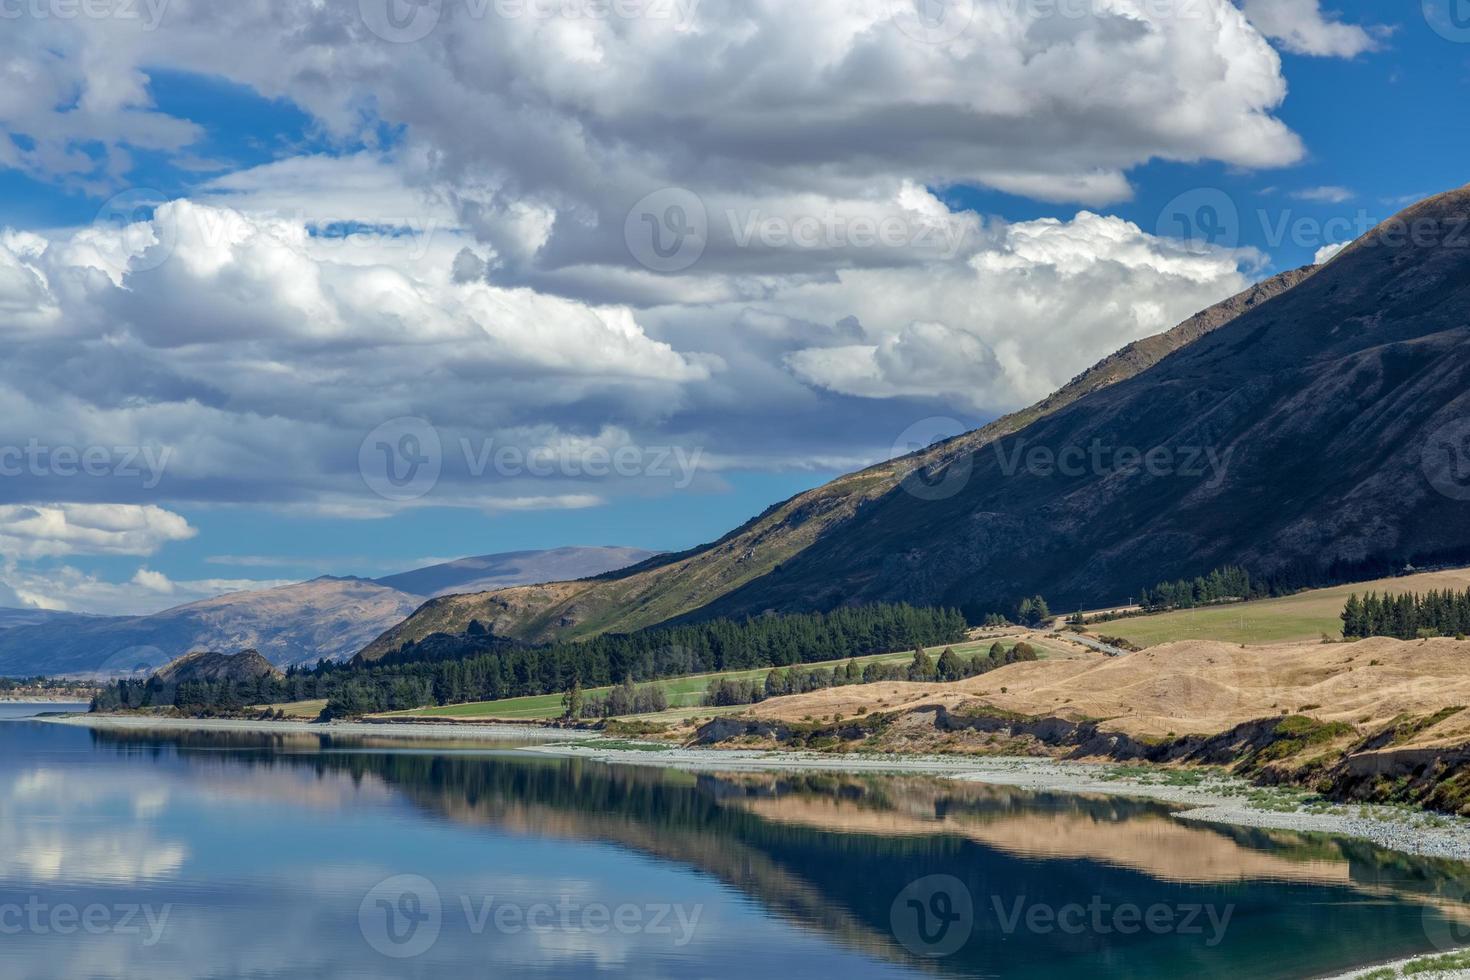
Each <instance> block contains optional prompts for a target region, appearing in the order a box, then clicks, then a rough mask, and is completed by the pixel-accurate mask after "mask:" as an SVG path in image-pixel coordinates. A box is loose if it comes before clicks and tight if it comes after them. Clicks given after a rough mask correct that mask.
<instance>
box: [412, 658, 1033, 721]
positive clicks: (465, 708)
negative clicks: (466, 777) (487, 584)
mask: <svg viewBox="0 0 1470 980" xmlns="http://www.w3.org/2000/svg"><path fill="white" fill-rule="evenodd" d="M994 642H995V641H994V640H981V641H978V642H972V643H956V644H954V651H955V653H956V654H958V655H959V656H962V657H968V656H971V655H972V654H975V653H979V652H981V651H984V650H989V649H990V646H991V644H992V643H994ZM1004 645H1005V646H1006V647H1007V648H1009V647H1011V646H1013V645H1014V641H1012V640H1007V641H1004ZM943 649H944V648H943V647H931V648H930V651H929V652H930V655H931V656H933V657H935V658H937V657H938V656H939V654H940V653H941V652H943ZM1045 652H1047V651H1043V653H1045ZM913 656H914V654H913V651H911V650H909V651H904V652H902V653H880V654H874V655H873V656H868V657H858V658H857V662H858V663H859V664H861V665H862V666H864V667H866V666H867V665H868V664H870V663H893V662H898V663H906V662H908V661H909V660H912V659H913ZM846 664H847V661H846V660H829V661H827V662H825V663H815V664H802V665H800V667H799V669H802V670H814V669H816V668H818V667H823V668H831V667H842V666H846ZM768 673H770V668H769V667H762V668H760V669H758V670H738V671H726V672H723V673H714V674H694V675H690V676H688V677H675V678H671V679H669V680H665V681H656V682H653V683H657V684H658V685H659V686H660V687H662V688H663V689H664V693H665V694H666V695H667V696H668V699H669V709H670V711H676V710H680V709H682V710H683V711H686V712H687V713H689V714H696V713H697V714H700V715H707V714H710V713H712V712H714V711H715V710H716V709H713V708H702V707H700V704H699V702H700V701H701V700H702V699H703V698H704V692H705V690H706V689H708V687H709V683H710V681H712V680H716V679H719V678H729V679H731V680H762V681H763V680H765V677H766V674H768ZM607 690H609V689H608V688H605V687H603V688H596V689H592V690H589V691H588V692H587V693H589V694H601V693H605V692H606V691H607ZM561 698H562V696H561V695H560V694H542V695H537V696H535V697H528V698H508V699H506V700H503V701H481V702H477V703H475V704H451V705H446V706H444V707H442V708H441V707H434V708H419V709H416V710H414V711H399V712H394V713H393V714H391V715H389V716H388V717H393V718H455V719H479V720H484V719H487V718H497V719H502V720H505V721H550V720H552V719H555V718H560V717H561V715H562V710H563V709H562V703H561ZM695 708H698V709H699V710H698V711H697V712H695V711H689V710H688V709H695ZM737 710H738V709H737ZM666 714H667V713H663V714H661V715H660V717H661V718H662V717H664V716H665V715H666Z"/></svg>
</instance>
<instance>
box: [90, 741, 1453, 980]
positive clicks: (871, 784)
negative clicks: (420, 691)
mask: <svg viewBox="0 0 1470 980" xmlns="http://www.w3.org/2000/svg"><path fill="white" fill-rule="evenodd" d="M95 738H96V739H97V741H98V742H99V744H105V745H110V746H112V747H113V748H115V749H117V750H119V751H123V752H126V753H129V754H132V753H138V752H142V753H147V754H149V755H152V756H155V757H162V756H166V755H170V754H175V755H177V756H178V759H179V760H180V761H183V762H186V763H187V764H191V765H219V766H237V765H242V764H244V765H250V766H258V767H283V768H284V767H289V768H290V769H292V770H300V769H302V768H306V769H308V770H311V771H314V772H316V773H318V774H319V775H320V776H322V777H323V778H325V777H327V776H329V775H330V776H337V777H342V776H346V777H350V778H351V779H352V780H354V781H361V780H375V781H380V782H381V783H383V784H384V785H386V786H389V787H392V788H393V789H395V790H397V791H399V792H401V793H402V794H404V796H405V797H406V798H408V799H410V800H412V801H413V802H415V803H416V804H418V805H419V806H421V807H423V808H425V809H426V810H428V811H430V812H433V813H435V814H437V815H440V816H441V817H444V818H446V819H451V820H454V821H456V822H460V823H464V824H470V825H482V826H489V827H494V828H496V829H497V830H500V831H502V832H506V833H517V834H534V835H541V836H546V835H550V836H561V837H566V838H569V839H577V840H598V841H603V842H608V843H612V844H615V845H617V846H621V847H626V848H630V849H633V850H636V851H638V852H640V853H643V854H647V855H652V856H655V857H658V858H660V859H663V860H669V861H674V862H677V863H679V864H681V865H687V866H690V867H692V868H694V869H696V870H698V871H700V872H703V873H706V874H709V875H712V876H714V877H716V878H718V879H719V880H721V881H723V882H725V883H726V884H728V885H730V886H732V887H734V888H736V889H738V890H739V891H740V892H742V893H744V894H746V895H748V896H750V897H751V898H753V899H755V900H757V901H758V902H760V903H761V904H762V905H763V906H765V907H766V908H768V909H770V910H771V911H772V912H773V913H775V914H778V915H780V916H782V917H784V918H786V919H788V920H790V921H792V922H794V923H797V924H799V925H801V926H803V927H807V928H815V929H817V930H819V931H820V932H822V933H824V934H826V935H828V936H831V937H833V938H836V939H838V940H840V941H841V942H843V943H846V944H848V945H850V946H852V947H854V948H857V949H860V950H863V951H865V952H867V953H869V954H872V955H879V956H882V957H884V958H894V959H901V960H903V961H905V962H916V961H913V960H912V959H911V958H909V957H908V954H907V953H905V952H904V951H903V950H902V949H901V947H899V946H898V945H897V944H896V942H895V941H894V939H893V936H892V932H891V924H890V922H889V915H890V906H891V903H892V902H893V899H894V897H895V896H896V895H897V894H898V893H899V892H900V891H901V890H903V889H904V888H905V887H906V886H907V885H908V884H909V883H911V882H913V881H915V880H917V879H919V878H922V877H924V876H926V875H936V874H946V875H953V876H955V877H957V878H959V879H960V880H962V881H963V882H965V884H966V886H967V887H968V888H969V889H970V891H971V894H972V895H973V896H974V899H975V906H976V922H975V933H974V936H973V938H972V939H971V941H970V942H969V944H968V945H967V946H966V947H965V948H964V949H963V950H962V951H961V952H960V953H959V954H957V955H955V956H953V957H950V958H947V959H945V960H943V961H941V962H939V963H938V964H930V963H928V961H925V964H926V965H928V966H932V967H935V968H937V969H939V970H941V971H943V972H945V973H955V974H958V975H975V974H984V975H1001V976H1036V977H1041V976H1055V975H1059V971H1060V972H1061V973H1067V974H1070V973H1074V972H1075V973H1085V974H1087V975H1091V976H1097V977H1111V976H1119V977H1122V976H1128V977H1141V976H1142V977H1146V976H1169V977H1175V976H1181V975H1190V974H1193V975H1198V976H1201V977H1215V976H1229V977H1231V978H1240V977H1251V976H1262V977H1266V976H1280V975H1289V974H1295V973H1312V972H1329V971H1331V970H1334V969H1339V968H1345V967H1347V966H1349V965H1353V964H1356V963H1361V962H1367V961H1371V960H1375V959H1382V958H1385V957H1389V956H1396V955H1409V954H1412V953H1415V952H1419V951H1422V950H1423V949H1424V948H1425V947H1426V945H1427V939H1426V935H1425V928H1424V912H1423V908H1422V905H1421V904H1420V902H1419V901H1417V899H1421V898H1422V899H1431V900H1432V896H1436V895H1443V896H1451V897H1453V898H1454V899H1458V898H1460V897H1461V896H1463V895H1464V894H1465V893H1466V891H1467V890H1470V869H1467V868H1466V866H1465V865H1461V864H1458V863H1456V862H1449V861H1440V860H1435V859H1425V858H1414V857H1410V856H1407V855H1398V854H1394V853H1391V852H1387V851H1383V850H1381V849H1378V848H1375V847H1372V846H1371V845H1369V844H1366V843H1360V842H1353V841H1345V840H1339V839H1334V838H1328V837H1321V836H1313V835H1302V834H1294V833H1285V832H1280V831H1262V830H1253V829H1249V828H1237V827H1227V826H1223V825H1219V826H1216V825H1190V826H1189V827H1188V830H1187V833H1180V831H1179V826H1180V825H1179V824H1177V823H1176V822H1174V821H1172V820H1171V819H1169V818H1168V814H1169V812H1170V809H1171V808H1170V807H1168V806H1165V805H1162V804H1159V803H1154V802H1149V801H1139V800H1130V799H1127V798H1122V797H1108V796H1077V795H1071V794H1058V793H1037V792H1030V791H1025V790H1021V789H1017V788H1012V787H997V786H986V785H983V784H967V783H960V782H954V781H951V780H944V779H939V778H934V777H923V776H874V775H861V776H858V775H845V774H839V773H812V774H739V775H716V774H700V775H691V774H687V773H682V772H677V771H669V770H664V769H658V768H653V767H636V766H609V765H603V764H599V763H591V762H587V761H584V760H577V759H558V758H552V757H543V758H537V757H534V756H527V755H524V754H522V755H516V756H514V757H512V756H507V755H500V756H496V755H485V754H460V755H454V754H447V755H446V754H443V750H444V746H442V745H437V744H436V745H434V746H431V747H423V749H422V750H421V751H411V750H406V749H407V747H406V746H405V745H404V744H403V743H402V742H390V743H386V744H384V743H382V742H381V741H380V742H379V744H376V745H374V744H372V743H371V740H369V741H367V742H365V741H364V740H362V739H359V738H341V737H334V736H325V735H304V734H273V735H270V736H268V737H265V738H263V737H262V736H260V735H255V734H251V733H243V732H189V733H169V734H167V735H160V734H158V733H144V732H116V731H98V732H96V733H95ZM222 750H227V751H222ZM772 814H775V815H774V816H773V815H772ZM1058 818H1062V819H1064V820H1065V821H1067V822H1068V824H1069V825H1075V824H1081V825H1082V826H1083V828H1084V830H1085V829H1086V828H1087V827H1089V826H1091V827H1095V828H1096V833H1097V834H1098V836H1099V837H1100V838H1103V837H1106V835H1107V834H1110V833H1119V832H1122V833H1128V832H1130V830H1132V829H1134V828H1136V832H1137V833H1139V834H1146V833H1148V831H1149V828H1150V826H1153V827H1158V826H1161V825H1166V826H1168V827H1169V828H1170V829H1171V831H1172V832H1173V833H1172V835H1171V836H1170V837H1169V838H1168V839H1169V840H1170V842H1171V846H1178V845H1177V841H1178V840H1180V839H1181V838H1182V839H1185V840H1188V839H1193V840H1195V841H1197V842H1199V844H1200V847H1201V849H1203V847H1204V844H1205V843H1212V844H1214V845H1215V846H1216V847H1220V846H1225V847H1227V848H1229V847H1234V848H1238V849H1240V850H1241V851H1242V852H1248V853H1250V854H1253V855H1256V856H1259V855H1261V854H1268V855H1270V856H1272V857H1273V858H1275V859H1277V860H1280V861H1287V862H1300V863H1301V864H1303V865H1307V866H1310V865H1313V864H1314V863H1315V864H1316V865H1318V866H1321V867H1324V868H1327V867H1331V868H1335V869H1341V867H1342V866H1344V865H1345V866H1346V868H1347V874H1346V875H1340V877H1342V879H1343V881H1344V882H1345V883H1351V887H1348V886H1347V885H1346V884H1328V883H1324V882H1323V881H1314V880H1311V875H1310V874H1306V875H1304V877H1303V880H1290V881H1284V880H1271V879H1247V880H1240V881H1215V882H1210V883H1201V882H1191V881H1177V880H1165V879H1161V878H1159V877H1157V876H1156V875H1150V874H1148V873H1146V871H1145V870H1141V869H1140V868H1138V867H1127V866H1120V865H1117V864H1110V863H1107V862H1106V861H1100V860H1090V859H1083V858H1078V857H1057V856H1054V855H1047V856H1044V857H1038V856H1036V855H1033V854H1027V853H1018V852H1016V851H1015V850H1014V849H1007V848H1004V847H999V846H995V845H993V844H991V843H988V842H987V841H986V839H985V835H986V834H987V833H990V832H991V831H992V830H993V829H994V828H996V827H997V826H1002V825H1004V826H1007V827H1010V826H1011V825H1012V824H1017V826H1020V827H1022V828H1023V829H1024V828H1025V827H1027V826H1028V824H1027V822H1028V821H1029V822H1030V825H1034V827H1035V832H1036V833H1038V834H1044V833H1048V832H1050V830H1049V828H1052V827H1054V826H1055V824H1056V821H1057V820H1058ZM873 820H877V821H878V825H881V826H883V827H893V826H897V827H900V828H901V831H900V832H887V831H885V832H872V831H869V830H864V829H863V828H865V827H868V826H870V825H872V824H871V823H870V822H871V821H873ZM1017 822H1019V823H1017ZM1190 835H1193V836H1192V838H1191V836H1190ZM1039 843H1042V844H1045V843H1049V842H1045V841H1043V842H1039ZM1185 846H1188V845H1187V844H1186V845H1185ZM1175 857H1176V858H1177V859H1179V860H1182V861H1187V860H1188V859H1189V855H1176V856H1175ZM1324 877H1326V876H1325V875H1324ZM1094 897H1096V898H1097V900H1099V901H1101V902H1103V903H1105V904H1106V905H1107V906H1109V907H1117V906H1119V905H1136V906H1139V907H1141V908H1147V907H1148V906H1150V905H1154V904H1158V903H1163V904H1166V905H1170V906H1174V907H1180V906H1188V905H1197V904H1207V903H1213V904H1215V905H1217V906H1220V907H1223V906H1224V905H1233V906H1234V907H1235V910H1234V913H1233V917H1232V920H1231V925H1230V931H1229V933H1228V934H1227V937H1226V940H1225V942H1224V943H1223V944H1222V945H1221V947H1220V948H1215V949H1212V948H1209V947H1207V946H1205V944H1204V939H1205V938H1207V937H1208V934H1209V931H1208V929H1206V933H1205V935H1204V936H1187V937H1186V936H1177V935H1166V936H1157V935H1149V934H1147V933H1144V934H1141V935H1136V936H1131V937H1128V936H1119V935H1116V934H1114V935H1098V934H1096V933H1093V932H1090V931H1089V932H1086V933H1084V934H1081V935H1067V934H1063V933H1058V932H1051V933H1048V934H1046V935H1030V934H1026V933H1024V932H1022V933H1016V934H1011V935H1007V934H1005V933H1004V932H1003V930H1002V928H1001V925H1000V922H999V918H1000V917H999V914H998V911H999V910H1005V911H1006V912H1009V911H1010V910H1012V909H1013V908H1014V903H1015V902H1016V901H1017V900H1024V903H1025V904H1026V906H1028V907H1029V906H1031V905H1047V906H1051V907H1053V908H1057V907H1061V906H1064V905H1068V904H1071V903H1080V904H1083V905H1086V904H1087V903H1088V902H1089V901H1091V900H1092V899H1093V898H1094ZM1059 964H1060V965H1059Z"/></svg>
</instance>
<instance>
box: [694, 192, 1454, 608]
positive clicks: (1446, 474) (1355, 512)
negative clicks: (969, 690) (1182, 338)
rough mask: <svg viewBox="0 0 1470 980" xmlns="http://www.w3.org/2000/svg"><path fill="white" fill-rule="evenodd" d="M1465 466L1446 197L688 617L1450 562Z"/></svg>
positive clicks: (1325, 578) (1304, 577)
mask: <svg viewBox="0 0 1470 980" xmlns="http://www.w3.org/2000/svg"><path fill="white" fill-rule="evenodd" d="M1094 446H1100V447H1103V449H1104V451H1105V452H1104V454H1103V457H1102V458H1103V462H1101V463H1100V464H1097V463H1091V462H1089V464H1088V465H1085V466H1082V467H1080V472H1079V471H1078V468H1070V467H1069V468H1068V471H1067V472H1063V471H1062V470H1061V469H1060V468H1059V467H1056V466H1050V467H1048V466H1045V465H1034V464H1033V463H1032V462H1031V461H1033V460H1038V459H1039V460H1042V461H1045V460H1059V459H1063V458H1067V457H1065V456H1064V454H1066V453H1071V454H1073V456H1074V457H1075V454H1076V452H1077V451H1079V450H1081V451H1090V450H1091V448H1092V447H1094ZM1121 449H1127V450H1130V452H1129V454H1128V455H1129V457H1130V458H1129V459H1127V460H1126V461H1125V460H1124V459H1122V458H1120V457H1119V455H1118V451H1119V450H1121ZM1018 463H1019V465H1017V464H1018ZM1467 464H1470V188H1465V189H1461V190H1457V191H1452V192H1449V193H1447V194H1442V195H1439V196H1438V197H1435V198H1432V199H1430V200H1428V201H1425V202H1423V203H1421V204H1419V205H1416V206H1415V207H1413V208H1410V209H1409V210H1407V211H1405V212H1403V213H1401V214H1400V215H1398V216H1397V217H1395V218H1393V219H1391V220H1390V221H1388V222H1386V223H1385V224H1383V225H1381V226H1379V227H1378V228H1376V229H1374V230H1373V231H1372V232H1370V233H1369V234H1368V235H1366V236H1364V237H1363V238H1362V239H1360V240H1358V241H1357V242H1355V243H1354V244H1353V245H1351V246H1350V247H1349V248H1347V249H1345V250H1344V251H1343V252H1341V253H1340V254H1339V255H1338V256H1337V257H1336V258H1334V259H1333V260H1332V261H1331V262H1330V263H1328V264H1327V265H1325V266H1324V267H1322V268H1321V269H1320V270H1318V271H1317V272H1316V273H1314V274H1312V275H1311V276H1308V277H1306V278H1305V279H1303V280H1302V281H1300V282H1299V283H1297V284H1296V285H1295V286H1293V287H1292V288H1290V289H1287V290H1285V291H1284V292H1282V293H1280V294H1279V295H1277V296H1275V297H1274V298H1272V299H1270V300H1268V301H1266V302H1263V303H1257V304H1254V305H1253V306H1251V307H1250V308H1249V309H1245V310H1243V311H1242V312H1241V313H1240V314H1239V315H1238V316H1237V317H1235V318H1234V319H1232V320H1230V321H1229V322H1227V323H1224V324H1222V325H1221V326H1219V327H1217V328H1216V329H1214V330H1213V331H1211V332H1208V333H1206V334H1204V335H1203V336H1201V337H1200V338H1199V339H1197V340H1195V341H1194V342H1193V343H1191V344H1188V345H1186V346H1184V347H1182V348H1181V349H1180V350H1178V351H1176V352H1175V353H1173V354H1172V355H1170V356H1168V357H1166V358H1164V359H1163V360H1161V361H1159V362H1158V363H1157V364H1155V365H1154V366H1153V367H1151V368H1149V369H1148V370H1146V371H1143V372H1141V373H1138V374H1136V375H1134V376H1132V377H1130V378H1127V379H1126V380H1121V381H1119V382H1117V383H1116V384H1113V385H1111V386H1109V387H1106V388H1103V389H1101V390H1098V391H1094V392H1092V393H1090V394H1088V395H1086V396H1084V397H1083V398H1081V399H1079V400H1077V401H1076V402H1074V403H1073V404H1071V405H1069V406H1067V407H1066V408H1064V409H1062V410H1059V411H1055V412H1053V413H1051V414H1049V415H1046V416H1044V417H1042V418H1040V419H1038V420H1036V421H1035V422H1033V423H1032V424H1031V425H1029V426H1027V427H1026V428H1025V429H1023V430H1021V431H1020V432H1017V433H1015V434H1014V435H1011V436H1007V437H1005V438H1002V439H1000V440H998V441H996V442H995V443H994V444H993V445H992V446H990V447H987V448H985V449H984V450H973V451H967V452H966V453H965V454H964V455H963V456H961V457H956V458H955V459H953V460H951V461H950V462H949V463H947V464H945V466H944V467H943V469H942V470H941V471H940V472H937V473H935V474H934V479H935V481H937V482H936V484H935V485H939V486H945V487H947V488H953V489H954V492H953V493H952V494H948V495H944V494H940V495H926V494H925V493H923V492H913V493H910V492H904V490H902V489H900V490H896V491H890V492H888V493H887V494H885V495H883V496H882V497H881V498H879V499H877V500H875V501H873V503H872V504H871V505H869V506H868V507H865V508H864V509H863V510H862V511H861V513H859V514H858V515H857V516H856V517H855V518H854V519H853V520H852V521H851V522H849V523H848V524H847V525H846V526H844V527H843V528H842V529H841V530H840V532H838V533H835V534H832V535H828V536H826V537H825V538H823V539H822V540H820V541H818V542H817V543H816V544H815V545H814V546H813V547H811V548H809V549H807V550H806V551H804V552H803V553H802V554H801V555H800V556H798V557H797V558H796V559H795V560H793V561H790V562H788V563H786V564H785V565H783V567H782V568H780V569H779V570H775V571H773V572H772V573H771V574H769V575H766V576H764V577H762V578H761V579H759V580H757V581H753V582H750V583H748V584H746V585H744V586H743V587H742V588H740V589H738V590H734V591H732V592H730V593H728V594H726V595H724V596H722V597H720V599H719V600H718V601H716V602H714V603H712V604H709V605H707V606H705V607H704V608H703V609H701V610H700V612H701V614H702V615H741V614H744V613H752V612H759V611H762V610H765V609H794V608H809V607H816V608H821V607H824V606H828V605H832V604H838V603H851V602H866V601H871V600H874V599H878V598H882V599H884V600H886V601H894V600H908V601H911V602H915V603H945V604H955V605H959V606H962V607H963V608H964V609H966V610H967V612H970V613H971V614H972V615H975V614H979V613H983V612H984V611H988V610H1005V609H1009V608H1011V605H1010V604H1011V603H1013V602H1014V601H1015V600H1016V599H1017V598H1018V597H1020V596H1023V595H1028V594H1032V593H1042V594H1045V595H1046V596H1047V597H1048V598H1050V599H1051V600H1052V601H1053V603H1054V605H1056V606H1057V607H1058V608H1061V609H1075V608H1079V607H1088V606H1093V605H1099V604H1104V603H1112V602H1117V601H1118V600H1120V599H1126V598H1127V597H1128V596H1129V595H1130V594H1136V592H1137V590H1138V589H1139V588H1140V587H1142V586H1148V585H1152V584H1154V583H1157V582H1159V581H1160V580H1164V579H1175V578H1181V577H1194V576H1196V575H1200V574H1203V573H1205V572H1208V571H1209V570H1210V569H1212V568H1215V567H1219V566H1223V565H1227V564H1238V565H1242V566H1244V567H1245V568H1247V569H1248V570H1250V571H1251V572H1252V573H1253V574H1255V575H1256V576H1258V577H1265V578H1274V579H1277V580H1279V581H1282V582H1284V583H1286V584H1291V585H1302V584H1317V583H1327V582H1333V581H1344V580H1347V581H1351V580H1355V579H1361V578H1368V577H1375V576H1376V575H1378V574H1382V573H1386V572H1390V571H1393V570H1396V569H1398V568H1402V567H1403V566H1405V565H1407V564H1413V565H1418V566H1424V567H1428V566H1433V565H1436V564H1444V563H1455V562H1460V563H1463V562H1464V561H1466V560H1470V465H1467ZM926 485H927V484H926ZM931 498H932V499H931Z"/></svg>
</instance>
